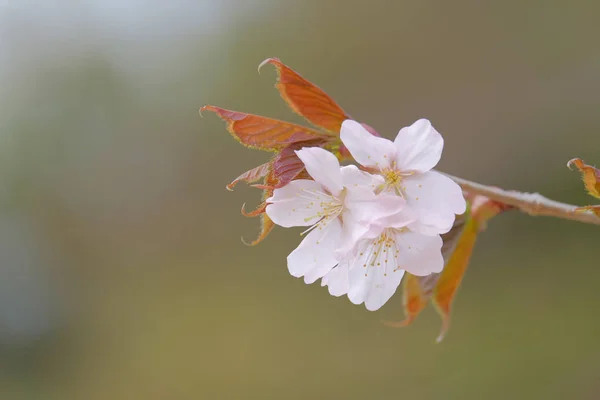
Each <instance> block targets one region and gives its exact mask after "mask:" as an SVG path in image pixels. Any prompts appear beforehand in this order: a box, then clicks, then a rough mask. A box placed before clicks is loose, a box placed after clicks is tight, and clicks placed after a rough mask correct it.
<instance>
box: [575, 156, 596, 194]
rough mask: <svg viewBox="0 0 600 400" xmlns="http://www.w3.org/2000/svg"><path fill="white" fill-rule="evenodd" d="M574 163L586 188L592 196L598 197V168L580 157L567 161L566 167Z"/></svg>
mask: <svg viewBox="0 0 600 400" xmlns="http://www.w3.org/2000/svg"><path fill="white" fill-rule="evenodd" d="M572 165H575V167H577V169H578V170H579V172H581V178H582V179H583V184H584V185H585V188H586V190H587V191H588V193H589V194H590V195H592V196H594V197H595V198H597V199H600V169H598V168H595V167H592V166H591V165H587V164H585V163H584V162H583V160H582V159H581V158H574V159H572V160H570V161H569V162H568V163H567V167H569V169H571V166H572Z"/></svg>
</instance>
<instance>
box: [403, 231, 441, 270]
mask: <svg viewBox="0 0 600 400" xmlns="http://www.w3.org/2000/svg"><path fill="white" fill-rule="evenodd" d="M442 244H443V241H442V238H441V237H440V236H439V235H437V236H426V235H422V234H420V233H415V232H410V231H405V232H398V233H397V234H396V248H397V251H398V259H397V263H398V267H399V268H401V269H404V270H406V271H408V272H410V273H411V274H413V275H417V276H425V275H429V274H431V273H437V272H441V271H442V269H443V268H444V258H443V257H442Z"/></svg>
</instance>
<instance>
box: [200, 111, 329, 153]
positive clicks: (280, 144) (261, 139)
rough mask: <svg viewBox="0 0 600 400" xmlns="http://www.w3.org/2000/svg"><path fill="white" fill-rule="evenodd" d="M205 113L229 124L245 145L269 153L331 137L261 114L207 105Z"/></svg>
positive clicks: (233, 132)
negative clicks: (207, 112) (300, 142)
mask: <svg viewBox="0 0 600 400" xmlns="http://www.w3.org/2000/svg"><path fill="white" fill-rule="evenodd" d="M202 111H212V112H214V113H216V114H217V115H218V116H219V117H220V118H221V119H222V120H224V121H226V122H227V130H228V131H229V133H231V134H232V135H233V137H234V138H236V139H237V140H239V141H240V143H242V144H243V145H245V146H247V147H251V148H256V149H260V150H268V151H279V150H281V149H283V148H285V147H286V146H287V145H289V144H290V143H295V142H299V141H304V140H310V139H316V138H324V139H325V138H328V137H330V136H328V135H327V134H324V133H320V132H317V131H315V130H314V129H310V128H306V127H304V126H300V125H295V124H291V123H289V122H284V121H279V120H276V119H271V118H265V117H261V116H259V115H253V114H246V113H241V112H237V111H230V110H225V109H223V108H220V107H215V106H204V107H202V108H201V109H200V112H202Z"/></svg>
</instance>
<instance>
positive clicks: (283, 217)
mask: <svg viewBox="0 0 600 400" xmlns="http://www.w3.org/2000/svg"><path fill="white" fill-rule="evenodd" d="M322 191H323V187H322V186H321V185H320V184H318V183H317V182H315V181H310V180H307V179H298V180H295V181H292V182H290V183H288V184H287V185H285V186H284V187H282V188H278V189H275V191H274V192H273V196H272V197H270V198H268V199H267V203H271V204H269V205H267V209H266V213H267V215H268V216H269V218H271V220H272V221H273V222H274V223H275V224H277V225H279V226H283V227H285V228H289V227H292V226H311V225H314V224H315V223H316V222H318V218H315V216H317V214H318V213H319V212H321V211H323V209H322V207H321V201H320V198H319V197H320V195H319V194H318V193H321V192H322Z"/></svg>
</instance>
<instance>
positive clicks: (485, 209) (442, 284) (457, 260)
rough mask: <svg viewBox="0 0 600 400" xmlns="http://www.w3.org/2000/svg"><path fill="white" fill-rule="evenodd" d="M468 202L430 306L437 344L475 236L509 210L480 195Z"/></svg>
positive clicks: (446, 322)
mask: <svg viewBox="0 0 600 400" xmlns="http://www.w3.org/2000/svg"><path fill="white" fill-rule="evenodd" d="M468 197H470V196H468ZM469 203H470V209H471V212H470V215H468V216H467V219H466V220H465V225H464V228H463V230H462V232H461V234H460V238H459V239H458V242H457V243H456V247H455V248H454V250H453V252H452V255H451V256H450V259H448V260H447V261H446V265H445V267H444V270H443V271H442V272H441V274H440V279H439V281H438V283H437V285H436V287H435V290H434V295H433V299H432V302H433V305H434V307H435V308H436V310H437V311H438V313H439V314H440V316H441V317H442V329H441V331H440V334H439V336H438V338H437V340H436V341H437V342H438V343H439V342H441V341H442V340H443V339H444V336H445V335H446V332H447V331H448V328H449V327H450V312H451V307H452V302H453V301H454V298H455V297H456V293H457V291H458V289H459V287H460V284H461V282H462V280H463V277H464V275H465V272H466V271H467V267H468V266H469V261H470V259H471V254H472V253H473V248H474V247H475V242H476V240H477V235H478V234H479V232H481V231H482V230H483V229H485V227H486V224H487V221H489V220H490V219H492V218H493V217H495V216H496V215H498V214H500V213H502V212H504V211H507V210H510V209H512V207H511V206H508V205H506V204H503V203H500V202H497V201H493V200H490V199H488V198H487V197H484V196H475V197H472V198H471V199H470V202H469Z"/></svg>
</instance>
